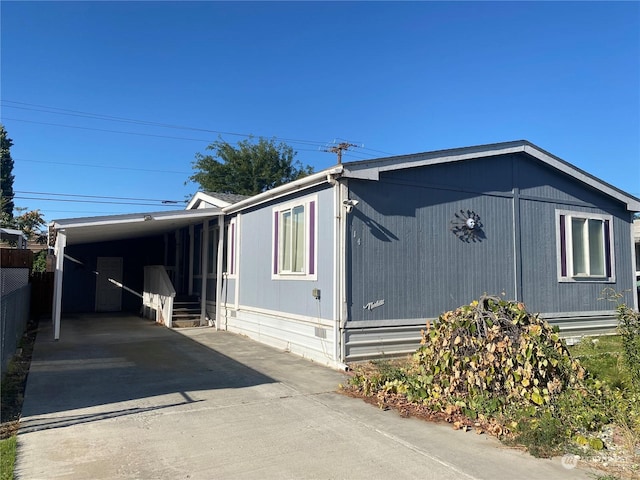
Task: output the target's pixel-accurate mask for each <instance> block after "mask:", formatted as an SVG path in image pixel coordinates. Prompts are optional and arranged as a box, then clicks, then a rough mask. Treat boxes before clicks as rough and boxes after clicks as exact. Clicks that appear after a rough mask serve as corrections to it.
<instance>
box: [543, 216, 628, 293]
mask: <svg viewBox="0 0 640 480" xmlns="http://www.w3.org/2000/svg"><path fill="white" fill-rule="evenodd" d="M574 219H580V220H586V221H587V222H585V230H584V233H583V234H584V242H583V245H584V248H585V257H586V258H585V264H586V265H587V270H589V265H588V264H589V262H588V258H589V255H588V253H589V245H590V242H589V237H588V235H589V234H588V221H589V220H597V221H601V222H602V231H603V237H602V240H603V244H602V249H603V260H604V266H603V267H604V275H595V274H594V275H591V274H590V273H589V272H588V271H587V273H582V274H574V260H573V258H574V254H573V253H574V252H573V249H574V245H575V243H574V241H573V228H572V225H573V220H574ZM563 222H564V230H563ZM606 225H608V232H607V227H606ZM607 235H608V237H607ZM607 256H608V258H607ZM556 258H557V265H558V281H559V282H596V283H615V281H616V272H615V252H614V242H613V216H612V215H605V214H600V213H590V212H577V211H570V210H556Z"/></svg>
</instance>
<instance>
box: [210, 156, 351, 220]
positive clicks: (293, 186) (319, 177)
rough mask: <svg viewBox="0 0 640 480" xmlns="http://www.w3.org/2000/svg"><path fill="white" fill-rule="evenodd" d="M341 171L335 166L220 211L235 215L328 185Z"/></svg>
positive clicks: (341, 169) (339, 167)
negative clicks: (321, 185) (247, 209)
mask: <svg viewBox="0 0 640 480" xmlns="http://www.w3.org/2000/svg"><path fill="white" fill-rule="evenodd" d="M342 171H343V167H342V165H337V166H335V167H333V168H329V169H327V170H322V171H321V172H317V173H313V174H311V175H308V176H306V177H303V178H300V179H298V180H294V181H293V182H289V183H285V184H284V185H280V186H279V187H276V188H272V189H271V190H267V191H266V192H262V193H259V194H257V195H254V196H253V197H249V198H247V199H245V200H241V201H239V202H237V203H234V204H231V205H229V206H228V207H224V208H223V209H222V211H223V212H224V213H226V214H229V213H235V212H238V211H240V210H244V209H245V208H250V207H255V206H257V205H260V204H262V203H265V202H269V201H271V200H275V199H277V198H280V197H283V196H285V195H289V194H291V193H295V192H298V191H300V190H305V189H307V188H311V187H315V186H316V185H320V184H322V183H328V181H329V178H333V177H335V176H339V175H341V174H342Z"/></svg>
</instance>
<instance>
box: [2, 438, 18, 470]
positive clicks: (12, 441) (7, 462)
mask: <svg viewBox="0 0 640 480" xmlns="http://www.w3.org/2000/svg"><path fill="white" fill-rule="evenodd" d="M16 444H17V441H16V437H15V436H13V437H9V438H5V439H4V440H0V480H12V479H13V469H14V467H15V463H16Z"/></svg>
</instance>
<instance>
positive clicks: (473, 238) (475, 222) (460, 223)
mask: <svg viewBox="0 0 640 480" xmlns="http://www.w3.org/2000/svg"><path fill="white" fill-rule="evenodd" d="M453 215H454V217H455V218H454V219H453V220H451V231H452V232H453V234H454V235H455V236H456V237H458V239H459V240H460V241H462V242H465V243H470V242H474V243H475V242H481V241H482V240H483V239H484V238H486V237H485V235H484V232H483V231H482V222H480V215H478V214H477V213H476V212H474V211H472V210H460V212H456V213H454V214H453Z"/></svg>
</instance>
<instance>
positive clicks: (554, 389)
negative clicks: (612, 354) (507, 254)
mask: <svg viewBox="0 0 640 480" xmlns="http://www.w3.org/2000/svg"><path fill="white" fill-rule="evenodd" d="M411 373H412V375H411V381H410V385H409V390H408V397H409V399H410V400H413V401H423V402H433V401H434V400H436V401H437V400H438V399H440V398H443V399H447V398H450V397H453V398H456V399H462V400H470V401H471V403H474V402H476V403H477V401H476V400H475V399H483V401H482V402H480V403H486V401H487V399H491V405H490V409H492V410H499V405H495V402H498V403H514V402H515V403H519V404H523V405H529V404H533V405H546V404H549V403H551V401H552V399H553V398H554V397H556V396H557V395H558V394H560V393H561V392H562V391H563V390H564V389H566V388H567V387H568V386H571V385H574V384H576V382H578V381H579V380H581V379H582V378H584V369H583V368H582V367H581V366H580V363H579V362H577V361H576V360H574V359H572V357H571V355H570V353H569V350H568V349H567V347H566V345H565V343H564V341H562V340H561V339H560V337H559V335H558V333H557V332H556V331H554V330H553V329H552V328H551V327H550V326H549V324H548V323H546V322H545V321H544V320H542V319H540V318H539V317H537V316H536V315H531V314H529V313H528V312H527V311H526V309H525V307H524V305H523V304H522V303H517V302H509V301H506V300H501V299H499V298H497V297H488V296H485V297H482V298H481V299H480V301H474V302H472V303H471V304H470V305H465V306H463V307H460V308H458V309H456V310H454V311H450V312H446V313H444V314H443V315H441V316H440V317H439V319H438V321H437V322H436V323H435V325H430V324H427V329H426V330H425V331H423V336H422V346H421V347H420V348H419V349H418V351H417V352H416V353H415V354H414V366H413V369H412V371H411Z"/></svg>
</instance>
